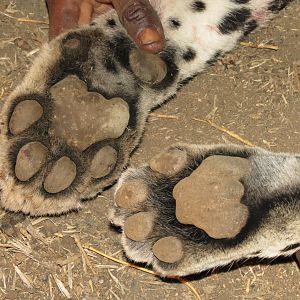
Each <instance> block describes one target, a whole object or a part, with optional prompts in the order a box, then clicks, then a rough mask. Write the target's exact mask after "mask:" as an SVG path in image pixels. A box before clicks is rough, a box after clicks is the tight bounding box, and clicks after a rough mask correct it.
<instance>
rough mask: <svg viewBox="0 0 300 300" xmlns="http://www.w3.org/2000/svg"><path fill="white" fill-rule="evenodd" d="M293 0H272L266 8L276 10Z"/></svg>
mask: <svg viewBox="0 0 300 300" xmlns="http://www.w3.org/2000/svg"><path fill="white" fill-rule="evenodd" d="M292 1H293V0H274V1H272V2H271V3H270V4H269V7H268V10H270V11H273V12H276V11H279V10H281V9H283V8H285V7H286V6H287V5H288V4H289V3H290V2H292Z"/></svg>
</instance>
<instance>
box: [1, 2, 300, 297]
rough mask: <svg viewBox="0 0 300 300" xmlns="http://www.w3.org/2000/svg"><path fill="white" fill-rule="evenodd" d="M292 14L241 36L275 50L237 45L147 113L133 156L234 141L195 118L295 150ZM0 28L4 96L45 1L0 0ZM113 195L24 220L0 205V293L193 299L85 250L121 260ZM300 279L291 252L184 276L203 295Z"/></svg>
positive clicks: (292, 289)
mask: <svg viewBox="0 0 300 300" xmlns="http://www.w3.org/2000/svg"><path fill="white" fill-rule="evenodd" d="M299 15H300V1H299V0H296V1H294V3H293V4H291V5H290V6H289V7H288V8H287V9H286V10H284V11H282V12H281V13H280V14H279V16H278V17H276V18H275V20H274V21H273V22H272V23H271V24H270V26H269V27H268V28H264V29H262V30H260V31H259V32H258V33H256V34H254V35H251V36H249V38H247V40H245V42H246V43H248V42H253V43H254V44H259V43H265V44H270V45H275V46H277V47H278V50H277V51H275V50H270V49H257V48H249V47H247V46H242V45H240V46H239V47H238V48H237V49H236V50H235V51H234V52H233V53H231V54H229V55H227V56H226V57H225V58H224V59H222V60H220V61H218V62H217V64H216V65H215V66H213V67H211V68H209V69H208V70H207V71H206V72H205V73H203V74H201V75H199V76H198V77H197V78H195V79H194V80H193V81H192V82H191V83H189V84H188V85H187V86H185V87H184V88H183V89H182V90H181V91H180V92H179V94H178V96H177V97H176V98H175V99H173V100H172V101H169V102H168V103H167V104H165V105H164V106H162V107H161V108H160V109H157V110H156V111H155V112H153V114H152V115H151V116H150V118H149V122H148V123H149V124H148V126H147V130H146V132H145V135H144V138H143V141H142V143H141V145H140V147H139V148H138V150H137V151H136V152H135V154H134V156H133V158H132V161H131V164H132V165H138V164H140V163H142V162H143V161H145V160H148V159H150V158H151V157H152V156H153V155H154V154H156V153H158V152H159V151H160V150H161V149H162V147H165V146H168V145H169V144H170V143H173V142H177V141H180V142H189V143H220V142H221V143H224V142H225V143H227V142H228V143H229V142H235V143H238V141H237V140H235V139H233V138H231V137H229V136H228V135H227V134H226V133H223V132H221V131H219V130H217V129H215V128H214V127H212V126H210V125H209V124H207V123H203V122H200V121H197V120H195V119H210V120H212V121H213V122H214V123H215V124H217V125H220V126H224V127H226V128H227V129H229V130H232V131H234V132H236V133H238V134H239V135H240V136H241V137H243V138H245V139H247V140H249V141H251V142H252V143H254V144H255V145H257V146H260V147H263V148H266V149H270V150H273V151H288V152H300V119H299V115H300V52H299V49H300V21H299ZM18 18H28V19H33V20H41V21H42V22H40V23H37V22H34V23H29V22H22V20H21V19H18ZM0 28H1V31H0V96H1V98H2V99H4V98H5V97H6V96H7V95H8V94H9V93H10V92H11V91H12V89H13V88H14V87H15V86H16V85H17V84H18V82H20V80H21V79H22V77H23V76H24V74H25V72H26V70H28V68H29V66H30V64H31V62H32V60H33V59H34V57H35V56H36V54H37V51H38V49H39V48H40V47H41V45H42V44H43V43H44V42H45V41H46V40H47V14H46V9H45V6H44V2H43V1H41V0H27V1H23V0H16V1H9V0H1V2H0ZM111 202H112V190H108V191H107V192H105V193H104V195H103V196H101V197H98V198H97V199H96V200H94V201H91V202H88V203H86V206H85V208H84V209H83V210H82V211H80V212H79V213H72V214H69V215H67V216H61V217H56V218H38V219H31V218H25V217H23V216H11V215H10V214H6V213H5V212H3V211H1V210H0V226H1V224H2V227H1V229H2V232H1V230H0V299H64V298H67V296H69V297H70V298H71V299H175V298H176V299H195V296H194V295H193V293H192V292H191V290H190V289H188V288H187V286H186V285H184V284H182V283H178V282H177V281H174V282H169V281H168V282H167V281H164V280H161V279H159V278H157V277H154V276H153V275H149V274H146V273H143V272H141V271H138V270H135V269H131V268H128V267H125V266H123V265H121V264H119V263H114V262H112V261H110V260H108V259H107V258H104V257H101V256H98V255H96V254H94V253H92V252H90V251H86V252H84V253H86V255H82V253H83V252H81V250H80V244H85V243H88V244H91V245H92V246H93V247H95V248H97V249H99V250H101V251H102V252H104V253H107V254H111V255H113V256H114V257H117V258H119V259H122V260H125V258H124V256H123V252H122V248H121V246H120V243H119V237H120V235H119V233H118V232H116V231H115V230H114V229H113V228H110V227H109V224H108V221H107V218H106V214H107V209H108V208H109V207H110V204H111ZM17 222H18V224H16V225H15V223H17ZM3 224H5V225H3ZM74 237H76V240H75V239H74ZM76 242H77V243H76ZM8 245H10V246H8ZM299 279H300V273H299V269H298V267H297V264H296V262H295V261H294V260H293V258H289V259H284V260H283V259H279V260H274V261H272V262H268V261H267V262H258V261H254V262H246V263H243V264H242V263H239V264H234V265H233V266H230V267H227V268H224V269H222V270H215V271H213V272H208V273H205V274H200V275H197V276H194V277H191V278H188V280H190V283H191V284H192V285H193V286H194V287H195V288H196V290H197V291H198V293H199V294H200V296H201V299H203V300H208V299H218V300H225V299H226V300H228V299H264V300H269V299H270V300H271V299H272V300H275V299H282V300H285V299H289V300H294V299H300V289H299ZM59 287H60V289H59ZM64 289H65V290H64Z"/></svg>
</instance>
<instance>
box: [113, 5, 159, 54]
mask: <svg viewBox="0 0 300 300" xmlns="http://www.w3.org/2000/svg"><path fill="white" fill-rule="evenodd" d="M112 4H113V6H114V8H115V9H116V11H117V13H118V15H119V18H120V20H121V22H122V23H123V25H124V27H125V28H126V30H127V32H128V34H129V35H130V36H131V38H132V39H133V40H134V42H135V43H136V44H137V45H138V46H139V47H140V48H141V49H143V50H145V51H149V52H159V51H161V50H162V49H163V47H164V42H165V40H164V32H163V28H162V25H161V22H160V19H159V17H158V15H157V13H156V12H155V10H154V9H153V7H152V6H151V4H150V3H149V1H148V0H112Z"/></svg>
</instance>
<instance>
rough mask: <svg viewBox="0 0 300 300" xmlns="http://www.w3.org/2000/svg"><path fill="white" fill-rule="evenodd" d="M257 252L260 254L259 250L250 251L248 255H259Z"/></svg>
mask: <svg viewBox="0 0 300 300" xmlns="http://www.w3.org/2000/svg"><path fill="white" fill-rule="evenodd" d="M259 254H261V251H256V252H253V253H251V254H250V255H259Z"/></svg>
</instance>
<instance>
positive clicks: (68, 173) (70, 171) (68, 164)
mask: <svg viewBox="0 0 300 300" xmlns="http://www.w3.org/2000/svg"><path fill="white" fill-rule="evenodd" d="M75 177H76V165H75V163H74V162H73V161H72V160H71V159H70V158H69V157H66V156H63V157H61V158H60V159H59V160H58V161H56V162H55V163H54V165H53V167H52V169H51V171H50V173H49V174H48V175H47V177H46V179H45V181H44V189H45V190H46V191H47V192H48V193H51V194H55V193H59V192H61V191H63V190H65V189H66V188H68V187H69V186H70V185H71V184H72V182H73V181H74V179H75Z"/></svg>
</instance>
